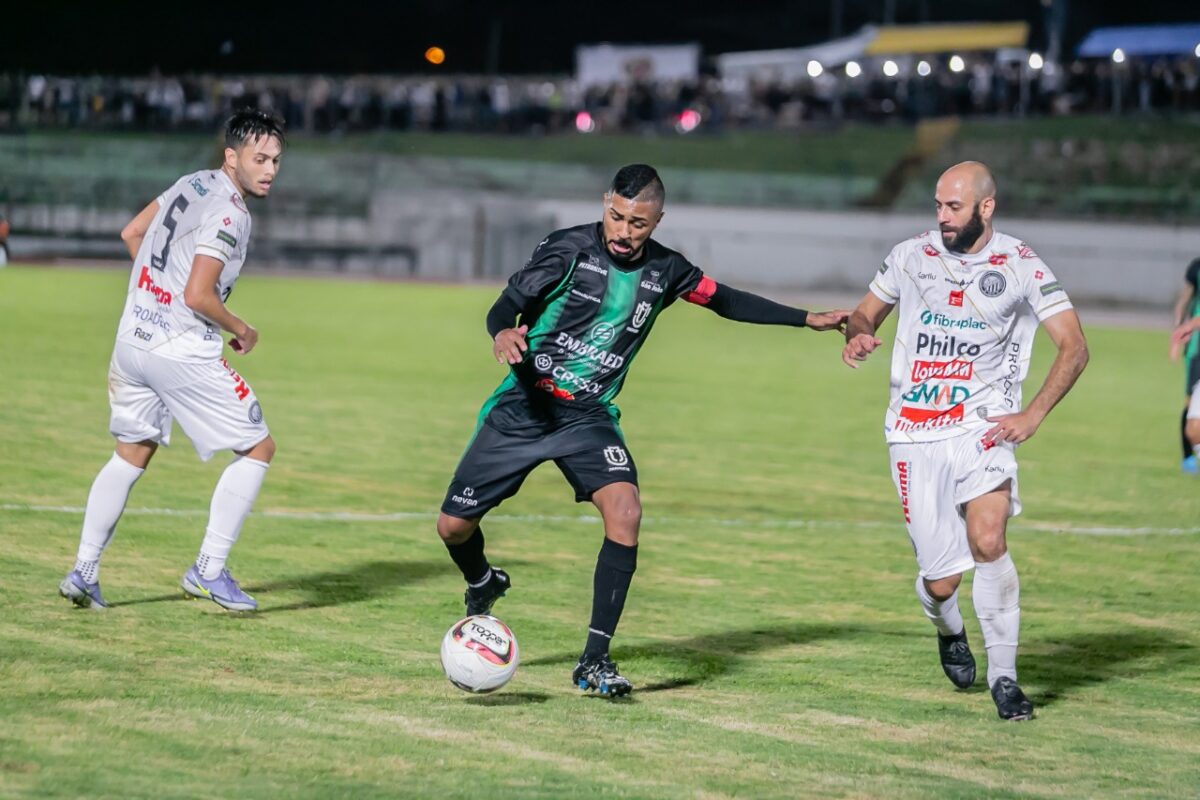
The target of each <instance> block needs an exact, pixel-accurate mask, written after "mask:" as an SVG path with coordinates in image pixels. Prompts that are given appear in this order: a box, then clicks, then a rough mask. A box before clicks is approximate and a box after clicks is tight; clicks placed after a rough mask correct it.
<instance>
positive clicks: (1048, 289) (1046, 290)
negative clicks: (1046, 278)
mask: <svg viewBox="0 0 1200 800" xmlns="http://www.w3.org/2000/svg"><path fill="white" fill-rule="evenodd" d="M1038 291H1040V292H1041V293H1042V297H1045V296H1046V295H1048V294H1054V293H1055V292H1061V291H1063V286H1062V284H1061V283H1059V282H1058V281H1050V283H1045V284H1042V287H1041V288H1040V289H1039V290H1038Z"/></svg>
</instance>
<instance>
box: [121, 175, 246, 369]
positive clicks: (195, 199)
mask: <svg viewBox="0 0 1200 800" xmlns="http://www.w3.org/2000/svg"><path fill="white" fill-rule="evenodd" d="M249 239H250V214H249V212H248V211H247V210H246V203H245V201H243V199H242V196H241V194H239V193H238V191H237V188H236V187H235V186H234V184H233V181H232V180H230V179H229V176H228V175H226V174H225V173H224V172H222V171H221V170H208V169H206V170H201V171H200V172H194V173H192V174H191V175H184V176H183V177H182V178H180V179H179V180H177V181H176V182H175V184H174V185H173V186H172V187H171V188H170V189H168V190H167V191H165V192H163V193H162V194H161V195H159V197H158V213H157V214H155V215H154V221H153V222H152V223H150V228H149V230H148V231H147V232H146V236H145V238H143V239H142V246H141V247H140V248H139V249H138V253H137V258H136V259H134V262H133V271H132V273H131V274H130V277H129V293H128V295H127V297H126V299H125V312H124V313H123V314H122V315H121V322H120V324H119V325H118V326H117V341H118V342H121V343H124V344H128V345H131V346H133V347H136V348H138V349H141V350H147V351H152V352H154V353H155V354H156V355H159V356H163V357H165V358H170V359H174V360H176V361H189V362H202V361H214V360H216V359H218V358H220V357H221V348H222V335H221V330H220V329H219V328H218V327H217V326H216V325H215V324H213V323H212V322H210V321H209V320H206V319H204V318H203V317H201V316H199V315H198V314H196V313H195V312H194V311H192V310H191V309H190V308H188V307H187V305H186V304H184V302H183V290H184V287H186V286H187V282H188V276H189V275H191V272H192V259H193V258H195V257H196V256H197V255H204V256H212V257H213V258H215V259H217V260H219V261H221V262H223V263H224V265H225V266H224V268H223V269H222V270H221V276H220V279H219V280H218V281H217V287H216V290H217V292H218V293H219V295H220V297H221V299H222V301H224V300H226V299H227V298H228V297H229V293H230V292H232V291H233V284H234V283H235V282H236V281H237V279H238V274H239V273H240V272H241V271H242V264H243V263H244V262H245V260H246V245H247V243H248V241H249Z"/></svg>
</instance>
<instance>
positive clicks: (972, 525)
mask: <svg viewBox="0 0 1200 800" xmlns="http://www.w3.org/2000/svg"><path fill="white" fill-rule="evenodd" d="M995 194H996V185H995V181H994V179H993V178H992V175H991V173H990V172H989V171H988V169H987V167H985V166H984V165H983V164H980V163H978V162H974V161H968V162H964V163H962V164H958V165H957V166H954V167H951V168H950V169H949V170H947V171H946V172H945V173H944V174H943V175H942V177H941V178H940V179H939V180H938V183H937V189H936V193H935V197H934V200H935V203H936V206H937V220H938V227H939V230H933V231H929V232H927V233H923V234H921V235H920V236H917V237H915V238H913V239H910V240H908V241H906V242H901V243H900V244H898V245H896V247H895V248H893V249H892V252H891V253H890V254H889V255H888V257H887V258H886V259H885V260H884V262H883V266H882V267H880V270H879V273H878V274H877V275H876V276H875V278H874V280H873V281H872V282H871V285H870V291H868V292H867V294H866V296H865V297H864V298H863V300H862V302H860V303H859V305H858V308H857V309H856V310H855V311H854V313H853V314H852V315H851V317H850V321H849V323H848V327H847V330H846V346H845V348H844V350H843V351H842V360H843V361H845V363H846V364H847V365H848V366H850V367H857V362H859V361H863V360H865V359H866V358H867V356H868V355H869V354H870V353H871V352H872V351H874V350H875V349H876V348H877V347H879V346H881V345H882V344H883V342H882V341H880V340H879V339H878V338H876V336H875V332H876V330H878V328H879V326H880V324H881V323H882V322H883V320H884V318H885V317H887V315H888V313H889V312H891V310H892V309H893V308H894V307H896V306H899V319H898V320H897V323H896V342H895V346H894V348H893V351H892V374H891V401H890V403H889V405H888V410H887V415H886V419H885V422H884V433H885V436H886V439H887V443H888V452H889V457H890V460H891V464H892V478H893V480H894V481H895V484H896V489H897V491H898V493H899V495H900V504H901V507H902V509H903V512H904V520H905V522H906V523H907V525H908V534H909V537H910V538H911V539H912V544H913V549H914V551H915V552H916V556H917V565H918V567H919V573H918V576H917V580H916V592H917V597H918V598H920V601H921V605H922V607H923V608H924V610H925V614H926V616H927V617H929V619H930V620H931V621H932V622H933V624H934V626H935V627H936V628H937V632H938V650H939V653H940V655H941V660H942V668H943V670H944V671H945V673H946V676H947V677H948V678H950V680H951V682H953V683H954V685H955V686H958V687H959V688H962V689H965V688H967V687H968V686H970V685H971V684H972V683H974V681H975V659H974V657H973V656H972V655H971V651H970V648H969V647H968V645H967V637H966V631H965V629H964V627H963V619H962V614H961V613H960V612H959V608H958V586H959V583H960V582H961V580H962V575H963V573H964V572H966V571H967V570H969V569H971V568H972V567H974V569H975V582H974V585H973V590H972V597H973V600H974V605H975V614H976V616H977V617H978V618H979V626H980V628H981V629H982V631H983V640H984V647H986V648H987V656H988V669H987V672H988V686H989V687H990V688H991V694H992V698H993V700H995V702H996V710H997V713H999V715H1000V717H1001V719H1007V720H1023V719H1029V718H1030V717H1032V716H1033V704H1032V703H1030V702H1029V699H1028V698H1027V697H1026V696H1025V694H1024V692H1022V691H1021V689H1020V687H1019V686H1018V684H1017V638H1018V629H1019V627H1020V617H1021V609H1020V584H1019V582H1018V580H1017V570H1016V567H1015V566H1014V565H1013V561H1012V557H1011V556H1010V554H1009V552H1008V547H1007V544H1006V541H1005V528H1006V525H1007V522H1008V518H1009V517H1011V516H1016V515H1017V514H1019V513H1020V511H1021V500H1020V497H1019V495H1018V491H1017V462H1016V458H1015V453H1014V451H1015V448H1016V445H1018V444H1020V443H1021V442H1023V441H1025V440H1026V439H1028V438H1029V437H1031V436H1033V434H1034V433H1035V432H1036V431H1037V429H1038V426H1039V425H1041V423H1042V421H1043V420H1044V419H1045V418H1046V415H1047V414H1049V413H1050V410H1051V409H1052V408H1054V406H1055V405H1056V404H1057V403H1058V401H1059V400H1061V399H1062V398H1063V396H1065V395H1066V393H1067V392H1068V391H1069V390H1070V388H1071V386H1072V385H1074V383H1075V380H1076V378H1078V377H1079V374H1080V373H1081V372H1082V371H1083V368H1084V367H1085V366H1086V365H1087V361H1088V350H1087V342H1086V340H1085V339H1084V336H1083V330H1082V329H1081V328H1080V325H1079V317H1078V316H1077V315H1076V313H1075V311H1074V310H1073V308H1072V306H1071V301H1070V300H1069V299H1068V297H1067V293H1066V291H1065V290H1064V289H1063V286H1062V284H1061V283H1060V282H1059V281H1058V280H1057V279H1056V278H1055V277H1054V273H1052V272H1051V271H1050V268H1049V267H1047V266H1046V264H1045V263H1044V262H1043V261H1042V260H1041V259H1040V258H1038V256H1037V255H1036V254H1035V253H1034V252H1033V250H1031V249H1030V248H1029V246H1028V245H1026V244H1025V243H1024V242H1022V241H1020V240H1018V239H1014V238H1013V237H1011V236H1007V235H1005V234H1003V233H1000V232H998V231H993V230H992V214H993V212H994V211H995V207H996V198H995ZM1039 322H1040V323H1041V324H1042V325H1043V326H1044V327H1045V329H1046V332H1047V333H1048V334H1049V336H1050V339H1051V340H1052V341H1053V342H1054V344H1055V346H1056V347H1057V348H1058V355H1057V357H1056V358H1055V360H1054V363H1053V365H1052V366H1051V367H1050V372H1049V374H1048V375H1047V376H1046V380H1045V382H1044V383H1043V384H1042V388H1041V389H1040V390H1039V391H1038V393H1037V395H1036V396H1035V397H1034V398H1033V400H1031V401H1030V402H1029V403H1028V405H1025V406H1024V407H1022V403H1021V382H1022V381H1023V380H1024V378H1025V375H1026V373H1027V372H1028V370H1029V358H1030V355H1031V351H1032V345H1033V337H1034V333H1035V332H1036V330H1037V325H1038V323H1039Z"/></svg>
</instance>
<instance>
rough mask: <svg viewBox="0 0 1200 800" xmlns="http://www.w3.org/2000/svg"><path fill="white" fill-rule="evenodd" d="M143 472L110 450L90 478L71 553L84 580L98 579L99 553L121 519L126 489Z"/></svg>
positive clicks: (90, 581)
mask: <svg viewBox="0 0 1200 800" xmlns="http://www.w3.org/2000/svg"><path fill="white" fill-rule="evenodd" d="M143 472H145V470H144V469H142V468H140V467H135V466H134V465H133V464H130V463H129V462H128V461H126V460H125V459H123V458H121V457H120V456H119V455H117V454H116V453H113V455H112V458H110V459H109V460H108V463H107V464H105V465H104V466H103V467H101V468H100V472H99V473H97V475H96V479H95V480H94V481H92V489H91V491H90V492H88V499H87V509H86V510H85V511H84V512H83V531H82V532H81V533H80V534H79V552H78V554H77V555H76V556H75V569H76V570H78V571H79V573H80V574H81V575H83V579H84V580H85V581H87V582H88V583H95V582H96V581H97V580H99V578H100V555H101V554H102V553H103V552H104V548H105V547H107V546H108V543H109V542H110V541H111V540H112V536H113V532H114V531H116V529H117V520H119V519H121V513H122V512H123V511H124V510H125V503H126V502H128V500H129V492H130V490H132V489H133V485H134V484H135V483H137V479H138V478H140V477H142V473H143Z"/></svg>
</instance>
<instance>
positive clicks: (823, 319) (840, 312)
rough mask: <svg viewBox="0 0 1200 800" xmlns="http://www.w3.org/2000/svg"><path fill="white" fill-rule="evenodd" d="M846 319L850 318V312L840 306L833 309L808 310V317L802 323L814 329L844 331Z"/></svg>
mask: <svg viewBox="0 0 1200 800" xmlns="http://www.w3.org/2000/svg"><path fill="white" fill-rule="evenodd" d="M848 319H850V312H849V311H846V310H844V309H840V308H839V309H837V310H835V311H815V312H814V311H810V312H808V319H807V321H805V323H804V324H805V326H806V327H809V328H812V329H813V330H814V331H840V332H842V333H845V332H846V320H848Z"/></svg>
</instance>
